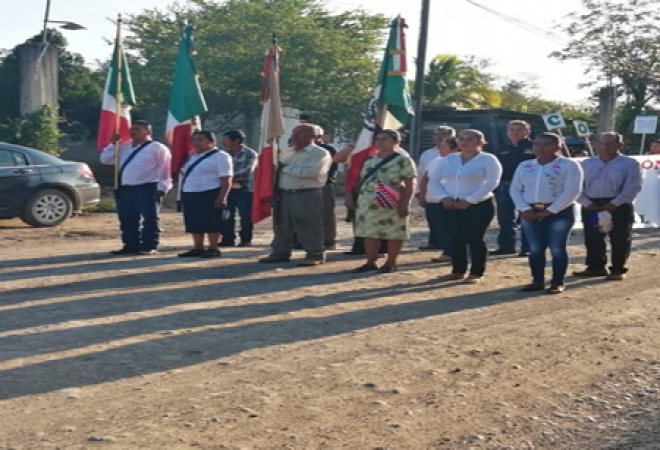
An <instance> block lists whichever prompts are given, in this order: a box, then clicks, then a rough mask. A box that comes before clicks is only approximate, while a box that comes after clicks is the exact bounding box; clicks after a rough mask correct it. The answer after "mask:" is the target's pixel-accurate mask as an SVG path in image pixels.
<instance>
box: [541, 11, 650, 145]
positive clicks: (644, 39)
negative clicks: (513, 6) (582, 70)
mask: <svg viewBox="0 0 660 450" xmlns="http://www.w3.org/2000/svg"><path fill="white" fill-rule="evenodd" d="M582 4H583V6H584V9H585V10H586V11H585V12H581V13H578V12H575V13H572V14H570V15H569V16H568V19H569V20H567V21H566V25H565V26H564V27H563V31H564V32H566V33H567V34H568V35H569V36H570V37H571V41H570V42H569V43H568V44H567V46H566V48H564V49H563V50H561V51H559V52H555V53H553V56H554V57H556V58H559V59H560V60H582V61H585V62H586V63H587V73H590V74H592V75H593V77H594V82H595V81H597V80H599V79H600V80H602V79H608V78H609V79H611V80H612V83H613V84H614V85H615V86H617V88H618V91H619V95H620V97H623V103H624V108H623V111H622V114H619V117H618V119H619V120H618V121H617V128H618V129H619V131H621V132H624V133H627V132H629V131H630V130H631V127H632V124H633V122H634V117H635V116H636V115H638V114H640V113H643V112H644V111H645V108H646V107H647V105H649V103H651V102H652V101H653V100H656V101H657V100H658V98H660V97H659V96H660V9H658V7H657V0H625V1H623V2H622V1H614V0H583V1H582Z"/></svg>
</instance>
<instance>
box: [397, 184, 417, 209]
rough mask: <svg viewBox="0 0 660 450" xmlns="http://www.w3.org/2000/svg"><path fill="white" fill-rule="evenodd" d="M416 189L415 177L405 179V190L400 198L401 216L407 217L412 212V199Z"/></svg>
mask: <svg viewBox="0 0 660 450" xmlns="http://www.w3.org/2000/svg"><path fill="white" fill-rule="evenodd" d="M414 191H415V177H414V176H412V177H409V178H406V179H404V180H403V191H402V192H401V198H400V200H399V207H398V210H399V217H406V216H408V214H410V200H411V199H412V196H413V193H414Z"/></svg>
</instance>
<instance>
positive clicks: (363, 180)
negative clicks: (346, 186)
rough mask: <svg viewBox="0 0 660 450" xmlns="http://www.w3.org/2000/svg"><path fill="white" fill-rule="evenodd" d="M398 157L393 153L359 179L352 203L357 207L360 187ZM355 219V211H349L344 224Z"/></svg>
mask: <svg viewBox="0 0 660 450" xmlns="http://www.w3.org/2000/svg"><path fill="white" fill-rule="evenodd" d="M398 156H400V153H398V152H394V153H392V154H391V155H390V156H388V157H387V158H385V159H383V160H382V161H381V162H379V163H378V164H376V165H375V166H373V167H372V168H371V169H369V171H368V172H367V173H365V174H364V176H363V177H362V178H360V182H359V183H358V185H357V187H356V188H355V189H354V190H353V192H352V195H353V203H354V205H355V206H356V207H357V202H358V197H359V196H360V189H362V186H364V183H366V182H367V181H369V180H370V179H371V178H373V176H374V175H376V173H377V172H378V171H379V170H380V168H381V167H383V166H384V165H385V164H387V163H389V162H390V161H392V160H394V159H396V158H397V157H398ZM354 219H355V209H351V210H349V211H348V214H347V215H346V222H353V220H354Z"/></svg>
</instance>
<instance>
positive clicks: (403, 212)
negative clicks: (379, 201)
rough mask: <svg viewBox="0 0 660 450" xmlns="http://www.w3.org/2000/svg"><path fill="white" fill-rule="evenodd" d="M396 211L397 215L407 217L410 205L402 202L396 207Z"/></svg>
mask: <svg viewBox="0 0 660 450" xmlns="http://www.w3.org/2000/svg"><path fill="white" fill-rule="evenodd" d="M397 212H398V213H399V217H408V215H409V214H410V206H408V204H407V203H406V204H402V205H399V206H398V207H397Z"/></svg>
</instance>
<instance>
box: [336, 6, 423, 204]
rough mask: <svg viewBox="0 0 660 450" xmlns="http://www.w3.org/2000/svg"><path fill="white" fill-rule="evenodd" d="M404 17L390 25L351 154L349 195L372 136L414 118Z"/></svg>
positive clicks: (371, 150) (369, 152)
mask: <svg viewBox="0 0 660 450" xmlns="http://www.w3.org/2000/svg"><path fill="white" fill-rule="evenodd" d="M406 28H408V26H407V25H406V22H405V20H404V19H403V18H401V17H397V18H396V19H394V20H393V21H392V23H391V24H390V35H389V38H388V40H387V47H386V48H385V55H384V56H383V62H382V63H381V66H380V72H379V74H378V80H377V81H376V86H375V87H374V90H373V94H372V98H371V100H370V101H369V105H368V106H367V112H366V114H365V118H364V124H363V127H362V131H361V132H360V135H359V137H358V140H357V142H356V144H355V148H354V149H353V151H352V152H351V156H350V159H349V161H348V171H347V173H346V181H345V184H344V189H345V190H346V192H349V193H350V192H352V191H353V189H355V188H356V187H357V185H358V183H359V180H360V172H361V171H362V167H363V166H364V162H365V161H366V159H367V158H368V157H369V156H370V155H371V154H373V152H374V151H375V148H374V146H373V142H374V136H375V134H376V133H377V132H378V131H379V130H398V129H400V128H401V127H403V126H405V125H407V124H408V122H409V121H410V118H411V117H412V116H413V113H414V112H413V107H412V101H411V99H410V93H409V91H408V80H406V72H407V69H408V65H407V62H406V34H405V29H406Z"/></svg>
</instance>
